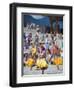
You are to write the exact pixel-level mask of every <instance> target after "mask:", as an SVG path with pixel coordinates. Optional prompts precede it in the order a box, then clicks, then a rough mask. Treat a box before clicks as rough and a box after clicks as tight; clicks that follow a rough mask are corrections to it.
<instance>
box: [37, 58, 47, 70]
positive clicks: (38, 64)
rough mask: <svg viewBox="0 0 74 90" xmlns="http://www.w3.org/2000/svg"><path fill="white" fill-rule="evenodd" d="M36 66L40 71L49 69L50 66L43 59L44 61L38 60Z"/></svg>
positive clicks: (43, 59)
mask: <svg viewBox="0 0 74 90" xmlns="http://www.w3.org/2000/svg"><path fill="white" fill-rule="evenodd" d="M36 66H37V67H39V68H40V69H42V68H47V67H48V64H47V62H46V60H45V58H42V59H37V62H36Z"/></svg>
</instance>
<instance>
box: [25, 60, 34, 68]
mask: <svg viewBox="0 0 74 90" xmlns="http://www.w3.org/2000/svg"><path fill="white" fill-rule="evenodd" d="M34 64H35V61H34V60H33V59H32V58H29V59H28V60H27V61H26V65H27V66H29V67H32V66H33V65H34Z"/></svg>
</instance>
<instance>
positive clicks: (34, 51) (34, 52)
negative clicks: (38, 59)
mask: <svg viewBox="0 0 74 90" xmlns="http://www.w3.org/2000/svg"><path fill="white" fill-rule="evenodd" d="M31 52H32V56H34V54H36V48H35V47H34V48H32V49H31Z"/></svg>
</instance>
